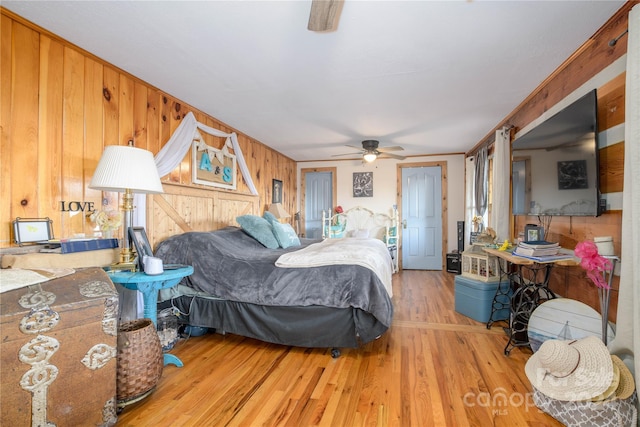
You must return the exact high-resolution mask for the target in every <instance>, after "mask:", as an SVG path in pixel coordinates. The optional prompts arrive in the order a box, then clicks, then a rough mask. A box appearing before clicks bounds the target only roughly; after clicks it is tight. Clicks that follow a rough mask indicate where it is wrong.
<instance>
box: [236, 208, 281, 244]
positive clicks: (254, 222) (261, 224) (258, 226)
mask: <svg viewBox="0 0 640 427" xmlns="http://www.w3.org/2000/svg"><path fill="white" fill-rule="evenodd" d="M236 221H238V224H240V227H242V229H243V230H244V231H245V232H246V233H247V234H248V235H249V236H251V237H253V238H254V239H256V240H257V241H258V242H260V243H262V245H263V246H266V247H267V248H269V249H278V247H279V246H280V245H279V244H278V241H277V240H276V237H275V236H274V235H273V227H272V226H271V224H269V221H267V220H266V219H264V218H261V217H259V216H256V215H242V216H239V217H237V218H236Z"/></svg>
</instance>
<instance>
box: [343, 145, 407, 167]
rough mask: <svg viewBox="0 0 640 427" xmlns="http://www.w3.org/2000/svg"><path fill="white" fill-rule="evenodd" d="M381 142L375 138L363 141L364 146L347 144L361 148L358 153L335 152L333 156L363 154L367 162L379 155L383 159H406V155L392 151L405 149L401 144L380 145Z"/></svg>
mask: <svg viewBox="0 0 640 427" xmlns="http://www.w3.org/2000/svg"><path fill="white" fill-rule="evenodd" d="M379 144H380V142H379V141H376V140H375V139H367V140H365V141H362V148H360V147H355V146H353V145H347V147H350V148H355V149H356V150H359V151H358V152H357V153H347V154H334V155H333V157H339V156H353V155H354V154H362V158H363V159H364V161H365V162H367V163H371V162H373V161H374V160H375V159H377V158H378V157H379V158H381V159H384V158H392V159H398V160H404V159H405V157H404V156H400V155H398V154H394V153H391V151H402V150H404V148H402V147H400V146H399V145H395V146H393V147H378V145H379Z"/></svg>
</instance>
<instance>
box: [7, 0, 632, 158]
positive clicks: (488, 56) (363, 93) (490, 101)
mask: <svg viewBox="0 0 640 427" xmlns="http://www.w3.org/2000/svg"><path fill="white" fill-rule="evenodd" d="M623 3H624V2H623V1H621V0H615V1H483V0H473V1H361V0H346V1H345V4H344V7H343V9H342V13H341V15H340V21H339V25H338V28H337V31H334V32H330V33H313V32H310V31H308V30H307V22H308V16H309V11H310V6H311V2H310V0H299V1H284V0H283V1H267V0H265V1H38V2H36V1H5V0H3V1H2V6H3V7H5V8H7V9H9V10H11V11H13V12H15V13H17V14H18V15H20V16H22V17H24V18H26V19H28V20H30V21H32V22H34V23H36V24H38V25H40V26H41V27H43V28H45V29H47V30H49V31H51V32H52V33H55V34H57V35H59V36H61V37H62V38H64V39H66V40H68V41H70V42H72V43H74V44H76V45H78V46H80V47H81V48H83V49H85V50H87V51H89V52H91V53H93V54H95V55H96V56H98V57H100V58H102V59H104V60H106V61H108V62H110V63H112V64H114V65H116V66H118V67H120V68H121V69H124V70H126V71H127V72H129V73H131V74H133V75H134V76H136V77H138V78H140V79H142V80H144V81H146V82H148V83H150V84H152V85H154V86H156V87H158V88H160V89H161V90H163V91H165V92H166V93H168V94H170V95H172V96H175V97H177V98H178V99H180V100H181V101H183V102H186V103H188V104H190V105H192V106H194V107H195V108H198V109H200V110H202V111H204V112H205V113H207V114H209V115H211V116H213V117H215V118H217V119H219V120H221V121H223V122H224V123H226V124H227V125H229V126H231V127H233V128H235V129H237V130H239V131H241V132H243V133H246V134H247V135H249V136H251V137H252V138H255V139H257V140H259V141H261V142H263V143H264V144H266V145H268V146H270V147H273V148H274V149H276V150H278V151H279V152H281V153H283V154H285V155H287V156H289V157H291V158H292V159H294V160H297V161H304V160H322V159H332V157H331V156H332V155H333V154H344V153H351V152H354V150H353V149H350V148H347V147H345V146H344V145H345V144H351V145H357V146H360V141H361V140H363V139H378V140H380V146H381V147H384V146H389V145H401V146H403V147H404V148H405V151H404V152H402V154H405V155H418V154H444V153H455V152H465V151H467V150H469V149H471V148H472V147H473V146H474V145H475V144H476V143H477V142H478V141H480V140H481V139H482V138H483V137H484V136H485V135H486V134H487V133H489V132H490V131H491V130H492V129H493V128H494V127H495V126H496V125H497V124H498V123H499V122H500V120H502V119H503V118H504V117H505V116H507V115H508V114H509V113H510V112H511V111H513V109H514V108H515V107H517V106H518V104H520V102H521V101H522V100H524V99H525V98H526V97H527V95H529V94H530V93H531V92H532V91H533V90H534V89H535V88H536V87H537V86H538V85H539V84H540V83H541V82H542V81H543V80H544V79H545V78H546V77H547V76H548V75H549V74H551V73H552V72H553V71H554V70H555V69H556V68H557V67H558V66H559V65H560V64H561V63H562V62H563V61H564V60H565V59H567V58H568V57H569V56H570V55H571V54H572V53H573V52H574V51H575V50H576V49H577V48H578V47H580V46H581V45H582V44H583V43H584V42H585V41H586V40H587V39H588V38H589V37H590V36H592V35H593V34H594V33H595V32H596V31H597V30H598V29H599V28H600V27H601V26H602V25H603V24H604V23H605V22H606V21H607V20H608V18H609V17H610V16H611V15H613V14H614V13H615V11H616V10H618V9H619V8H620V7H621V6H622V4H623ZM399 154H400V153H399ZM342 158H349V157H342ZM333 159H335V158H333Z"/></svg>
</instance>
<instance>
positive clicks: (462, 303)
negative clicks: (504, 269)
mask: <svg viewBox="0 0 640 427" xmlns="http://www.w3.org/2000/svg"><path fill="white" fill-rule="evenodd" d="M499 285H500V282H483V281H481V280H473V279H470V278H468V277H465V276H456V278H455V301H456V302H455V305H456V311H457V312H458V313H460V314H464V315H465V316H467V317H471V318H472V319H474V320H477V321H478V322H483V323H486V322H488V321H489V317H491V307H492V306H493V297H494V296H495V295H496V290H497V289H498V286H499ZM503 286H508V284H507V283H504V284H503ZM499 299H500V301H498V302H499V303H501V304H500V307H502V308H500V309H499V310H497V311H496V313H495V314H494V315H493V320H505V319H508V318H509V311H510V310H509V296H508V295H500V296H499Z"/></svg>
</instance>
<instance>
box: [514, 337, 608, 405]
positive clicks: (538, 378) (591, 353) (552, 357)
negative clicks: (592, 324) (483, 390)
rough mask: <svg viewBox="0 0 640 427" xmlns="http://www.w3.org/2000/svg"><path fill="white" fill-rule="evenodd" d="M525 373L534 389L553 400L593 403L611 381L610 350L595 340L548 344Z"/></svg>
mask: <svg viewBox="0 0 640 427" xmlns="http://www.w3.org/2000/svg"><path fill="white" fill-rule="evenodd" d="M524 369H525V373H526V374H527V378H529V381H530V382H531V385H532V386H533V387H535V388H536V389H537V390H538V391H540V392H541V393H543V394H544V395H546V396H548V397H551V398H553V399H556V400H565V401H577V400H590V399H593V398H594V397H598V396H599V395H601V394H603V393H605V392H606V391H607V389H608V388H609V387H610V386H611V383H612V382H613V379H614V378H613V362H612V361H611V355H610V354H609V350H608V349H607V347H606V346H605V345H604V344H603V343H602V341H601V340H600V339H599V338H597V337H595V336H588V337H586V338H582V339H579V340H574V341H562V340H547V341H545V342H543V343H542V345H541V346H540V348H539V349H538V351H537V352H535V353H534V354H533V355H532V356H531V357H530V358H529V360H528V361H527V363H526V365H525V368H524ZM614 390H615V389H614Z"/></svg>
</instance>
